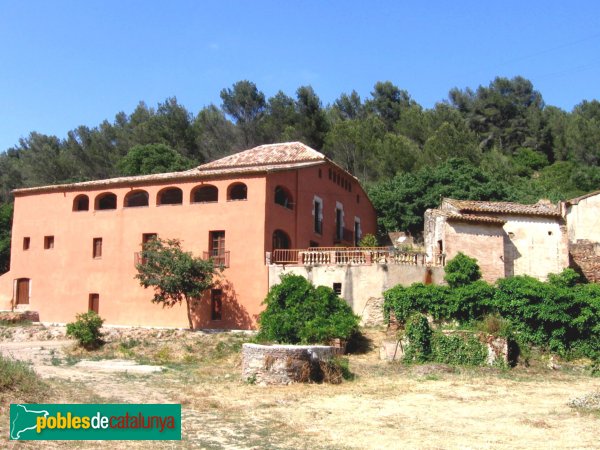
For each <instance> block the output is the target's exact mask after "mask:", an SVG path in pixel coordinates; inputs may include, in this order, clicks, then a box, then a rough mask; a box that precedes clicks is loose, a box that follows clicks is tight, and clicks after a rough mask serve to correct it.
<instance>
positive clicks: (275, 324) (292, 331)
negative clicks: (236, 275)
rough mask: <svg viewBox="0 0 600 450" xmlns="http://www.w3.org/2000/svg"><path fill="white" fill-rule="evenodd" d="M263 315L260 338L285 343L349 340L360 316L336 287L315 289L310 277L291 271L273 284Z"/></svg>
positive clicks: (356, 328) (260, 317) (355, 329)
mask: <svg viewBox="0 0 600 450" xmlns="http://www.w3.org/2000/svg"><path fill="white" fill-rule="evenodd" d="M263 304H264V305H266V308H265V310H264V311H263V312H262V313H261V314H260V316H259V323H260V331H259V334H258V339H259V340H267V341H276V342H280V343H285V344H298V343H303V344H316V343H326V342H328V341H330V340H332V339H336V338H337V339H342V340H346V339H348V338H349V337H350V336H352V335H353V334H354V333H355V332H356V331H357V330H358V323H359V320H360V318H359V317H358V316H356V315H355V314H354V313H353V312H352V308H350V306H349V305H348V304H347V303H346V302H345V301H344V300H343V299H342V298H340V297H338V296H337V295H336V294H335V292H334V291H333V289H330V288H328V287H325V286H319V287H317V288H315V287H314V286H313V285H312V284H311V283H310V282H309V281H308V280H307V279H306V278H304V277H301V276H299V275H293V274H287V275H283V276H282V277H281V283H279V284H277V285H275V286H273V287H272V288H271V289H270V291H269V293H268V294H267V298H266V299H265V301H264V302H263Z"/></svg>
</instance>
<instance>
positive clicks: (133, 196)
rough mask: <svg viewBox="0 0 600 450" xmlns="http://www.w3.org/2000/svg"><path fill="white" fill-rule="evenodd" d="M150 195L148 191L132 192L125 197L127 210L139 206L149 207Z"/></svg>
mask: <svg viewBox="0 0 600 450" xmlns="http://www.w3.org/2000/svg"><path fill="white" fill-rule="evenodd" d="M148 198H149V196H148V193H147V192H146V191H131V192H128V193H127V195H126V196H125V204H124V205H123V206H125V208H135V207H137V206H148Z"/></svg>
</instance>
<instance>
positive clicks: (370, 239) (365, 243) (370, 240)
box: [358, 234, 379, 247]
mask: <svg viewBox="0 0 600 450" xmlns="http://www.w3.org/2000/svg"><path fill="white" fill-rule="evenodd" d="M358 245H359V247H377V246H378V245H379V242H377V238H376V237H375V236H374V235H372V234H365V235H364V236H363V237H362V238H361V239H360V242H359V243H358Z"/></svg>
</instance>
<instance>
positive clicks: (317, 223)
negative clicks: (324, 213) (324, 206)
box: [314, 200, 323, 234]
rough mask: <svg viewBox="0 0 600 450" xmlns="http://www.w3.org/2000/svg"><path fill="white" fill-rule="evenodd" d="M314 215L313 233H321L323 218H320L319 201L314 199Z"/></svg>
mask: <svg viewBox="0 0 600 450" xmlns="http://www.w3.org/2000/svg"><path fill="white" fill-rule="evenodd" d="M314 216H315V233H318V234H323V220H322V219H321V202H318V201H316V200H315V204H314Z"/></svg>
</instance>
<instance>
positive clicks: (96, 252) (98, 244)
mask: <svg viewBox="0 0 600 450" xmlns="http://www.w3.org/2000/svg"><path fill="white" fill-rule="evenodd" d="M92 255H93V257H94V258H102V238H94V242H93V248H92Z"/></svg>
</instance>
